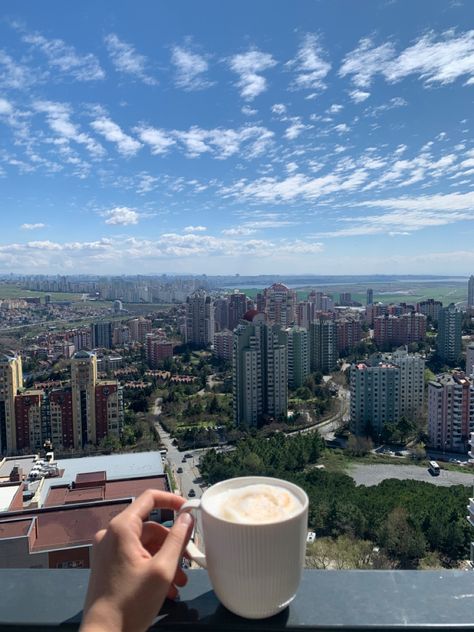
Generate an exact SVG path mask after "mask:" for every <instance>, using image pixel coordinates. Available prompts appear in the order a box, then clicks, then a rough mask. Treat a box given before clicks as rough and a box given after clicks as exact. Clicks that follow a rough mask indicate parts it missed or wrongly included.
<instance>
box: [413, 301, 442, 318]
mask: <svg viewBox="0 0 474 632" xmlns="http://www.w3.org/2000/svg"><path fill="white" fill-rule="evenodd" d="M441 309H443V303H442V302H441V301H435V300H434V298H429V299H427V300H426V301H420V302H419V303H417V304H416V311H417V312H419V313H420V314H424V315H425V316H426V317H427V318H429V319H430V320H432V321H433V322H435V323H437V322H438V319H439V312H440V310H441Z"/></svg>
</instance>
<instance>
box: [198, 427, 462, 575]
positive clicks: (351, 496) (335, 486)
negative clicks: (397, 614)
mask: <svg viewBox="0 0 474 632" xmlns="http://www.w3.org/2000/svg"><path fill="white" fill-rule="evenodd" d="M322 450H323V447H322V441H321V438H320V437H319V435H318V433H317V432H312V433H308V434H306V435H302V434H300V435H297V436H296V437H286V436H284V435H282V434H279V435H276V436H274V437H271V438H270V439H267V440H265V439H262V438H258V437H253V438H248V439H246V440H245V441H242V442H240V443H239V444H238V445H237V448H236V450H235V451H232V452H228V453H220V454H217V453H216V452H215V451H211V452H209V453H207V454H206V455H205V456H204V457H203V458H202V461H201V466H200V467H201V472H202V474H203V476H204V478H205V480H206V481H207V482H208V483H211V484H212V483H215V482H217V481H220V480H223V479H226V478H233V477H236V476H245V475H264V476H275V477H279V478H284V479H287V480H292V481H294V482H295V483H297V484H298V485H300V486H301V487H303V489H305V490H306V492H307V494H308V496H309V500H310V508H309V525H310V526H311V528H313V529H314V530H315V531H316V532H317V534H318V536H327V537H331V538H338V537H341V536H347V537H349V538H352V539H354V540H357V541H358V540H365V541H369V542H372V543H374V545H375V544H376V545H378V546H379V547H383V552H384V554H385V555H386V556H387V557H388V558H389V559H390V560H391V561H392V563H393V564H395V565H398V566H399V567H401V568H416V567H417V566H418V563H419V560H420V559H421V558H423V557H424V556H426V555H427V554H430V553H431V552H434V553H436V554H437V555H438V556H439V557H440V559H442V560H443V561H444V562H445V563H446V564H453V563H455V562H456V561H457V560H460V559H466V558H467V557H468V555H469V545H470V541H471V535H472V534H471V528H470V526H469V524H468V522H467V520H466V517H465V516H466V505H467V504H468V499H469V495H470V489H469V488H467V487H464V486H461V485H459V486H454V487H438V486H435V485H433V484H431V483H424V482H419V481H411V480H406V481H399V480H393V479H390V480H386V481H383V482H382V483H381V484H379V485H377V486H373V487H365V486H358V487H357V486H356V485H355V483H354V481H353V479H352V478H351V477H350V476H347V475H346V474H343V473H332V472H328V471H326V470H321V469H316V468H308V467H307V466H308V465H309V464H312V463H316V462H317V460H318V458H319V456H320V455H321V452H322Z"/></svg>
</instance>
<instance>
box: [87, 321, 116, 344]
mask: <svg viewBox="0 0 474 632" xmlns="http://www.w3.org/2000/svg"><path fill="white" fill-rule="evenodd" d="M112 335H113V326H112V323H110V322H100V323H92V324H91V345H92V348H93V349H111V348H112V345H113V339H112Z"/></svg>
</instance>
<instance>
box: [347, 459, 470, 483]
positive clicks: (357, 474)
mask: <svg viewBox="0 0 474 632" xmlns="http://www.w3.org/2000/svg"><path fill="white" fill-rule="evenodd" d="M347 474H348V475H349V476H351V477H352V478H353V479H354V480H355V482H356V485H366V486H368V487H370V486H371V485H378V484H379V483H381V482H382V481H384V480H385V479H387V478H396V479H398V480H401V481H402V480H410V479H411V480H414V481H423V482H425V483H432V484H433V485H441V486H443V487H449V486H450V485H466V486H468V487H472V485H473V484H474V476H473V474H472V472H466V474H464V472H450V471H447V470H441V472H440V474H439V476H432V475H431V474H430V473H429V472H428V469H427V468H424V467H419V466H417V465H386V464H382V463H381V464H374V465H366V464H361V465H351V467H350V468H349V469H348V470H347Z"/></svg>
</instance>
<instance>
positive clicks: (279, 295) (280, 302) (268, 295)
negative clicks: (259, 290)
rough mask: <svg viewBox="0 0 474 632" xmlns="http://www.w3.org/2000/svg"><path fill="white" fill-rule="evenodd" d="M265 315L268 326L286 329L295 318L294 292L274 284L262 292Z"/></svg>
mask: <svg viewBox="0 0 474 632" xmlns="http://www.w3.org/2000/svg"><path fill="white" fill-rule="evenodd" d="M263 296H264V301H265V314H266V316H267V321H268V322H269V323H270V324H272V325H273V324H278V325H281V326H282V327H288V326H289V325H291V324H293V323H294V321H295V316H296V292H295V290H290V289H289V288H288V287H286V285H283V283H274V284H273V285H271V286H270V287H267V288H266V289H265V290H264V292H263Z"/></svg>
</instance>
